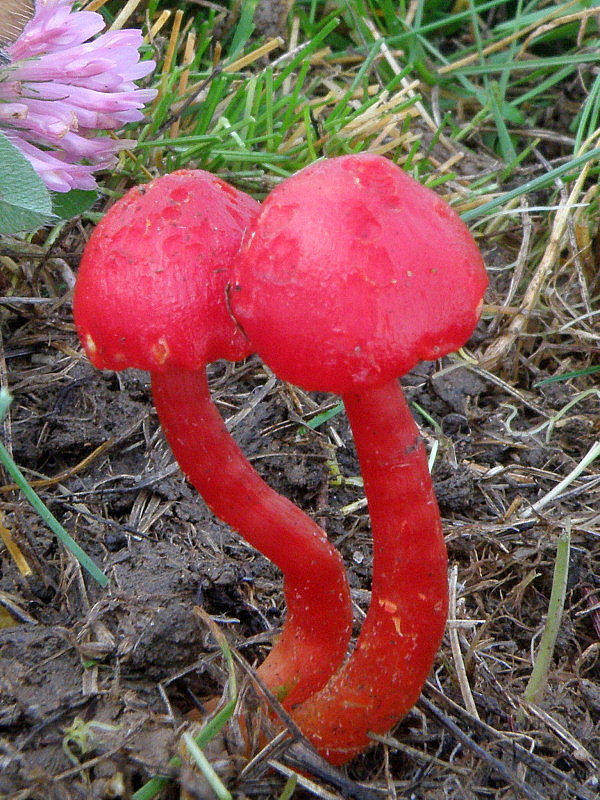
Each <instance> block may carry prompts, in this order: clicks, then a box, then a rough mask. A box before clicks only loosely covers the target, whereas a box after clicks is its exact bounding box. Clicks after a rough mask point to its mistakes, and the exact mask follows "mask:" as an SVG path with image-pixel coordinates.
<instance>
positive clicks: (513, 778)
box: [419, 696, 546, 800]
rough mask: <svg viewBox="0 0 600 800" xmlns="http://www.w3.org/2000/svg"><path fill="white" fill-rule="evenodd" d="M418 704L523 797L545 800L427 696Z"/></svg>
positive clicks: (532, 799)
mask: <svg viewBox="0 0 600 800" xmlns="http://www.w3.org/2000/svg"><path fill="white" fill-rule="evenodd" d="M419 705H420V706H422V707H424V709H425V710H426V711H427V713H428V714H430V715H431V716H432V717H435V719H437V721H438V722H440V723H441V724H442V725H443V726H444V727H445V728H446V729H447V730H449V731H450V733H451V734H452V735H453V736H454V737H455V738H456V739H458V741H459V742H461V744H463V745H464V746H465V747H468V748H469V750H472V751H473V752H474V753H475V754H476V755H478V756H479V757H480V758H481V759H483V760H484V761H485V762H486V764H488V765H489V766H490V767H492V769H494V770H495V771H496V772H497V773H498V774H499V775H500V776H501V777H502V778H504V780H505V781H507V783H510V785H511V786H513V787H514V788H515V789H518V790H519V791H520V792H521V793H522V794H523V795H524V796H525V797H527V798H529V800H546V798H545V797H544V796H543V795H541V794H540V793H539V792H538V791H537V790H536V789H534V788H533V787H532V786H530V785H529V784H528V783H525V781H523V780H521V778H519V777H518V775H515V774H514V773H513V772H511V770H510V769H508V767H507V766H506V765H505V764H503V763H502V761H499V760H498V759H497V758H494V756H492V755H491V754H490V753H488V752H487V750H485V749H484V748H483V747H480V745H478V744H477V743H476V742H474V741H473V739H471V737H470V736H468V735H467V734H466V733H464V732H463V731H462V730H461V729H460V728H459V727H458V725H457V724H456V723H455V722H454V721H453V720H451V719H450V717H447V716H446V715H445V714H444V713H443V712H442V711H440V710H439V708H436V706H434V704H433V703H432V702H430V701H429V700H427V698H425V697H423V696H421V699H420V700H419Z"/></svg>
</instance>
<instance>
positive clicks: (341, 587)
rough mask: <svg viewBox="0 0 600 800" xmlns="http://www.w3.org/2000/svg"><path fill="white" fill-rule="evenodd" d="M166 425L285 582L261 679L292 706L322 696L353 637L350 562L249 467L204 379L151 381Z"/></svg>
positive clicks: (188, 465)
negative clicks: (283, 609) (281, 619)
mask: <svg viewBox="0 0 600 800" xmlns="http://www.w3.org/2000/svg"><path fill="white" fill-rule="evenodd" d="M152 392H153V396H154V403H155V406H156V409H157V411H158V416H159V419H160V422H161V425H162V427H163V429H164V431H165V434H166V437H167V440H168V442H169V444H170V446H171V449H172V450H173V453H174V455H175V458H176V459H177V461H178V462H179V465H180V466H181V468H182V470H183V471H184V473H185V474H186V475H187V477H188V478H189V480H190V481H191V483H192V484H193V485H194V486H195V487H196V489H197V490H198V491H199V492H200V494H201V495H202V496H203V498H204V500H205V501H206V503H207V505H208V506H209V507H210V508H211V509H212V511H213V512H214V513H215V514H216V515H217V516H218V517H220V518H221V519H222V520H223V521H224V522H226V523H227V524H228V525H230V526H231V527H232V528H234V529H235V530H237V531H238V532H239V533H240V534H241V535H242V536H243V537H244V538H245V539H246V540H247V541H248V542H249V543H250V544H251V545H253V546H254V547H256V549H257V550H260V551H261V553H263V554H264V555H265V556H266V557H267V558H269V559H270V560H271V561H273V563H274V564H276V565H277V566H278V567H279V568H280V569H281V571H282V572H283V574H284V588H285V597H286V602H287V618H286V622H285V625H284V627H283V631H282V633H281V636H280V637H279V639H278V640H277V642H276V644H275V645H274V647H273V649H272V651H271V653H270V655H269V656H268V657H267V659H266V660H265V661H264V663H263V664H262V665H261V667H260V668H259V670H258V673H259V675H260V677H261V678H262V679H263V681H264V682H265V683H266V684H267V686H268V687H269V688H270V689H271V690H272V691H274V692H276V693H277V694H278V695H279V696H281V697H282V698H285V705H291V704H292V703H298V702H301V701H302V700H304V699H305V698H306V697H309V696H310V695H311V694H313V693H314V692H315V691H317V690H318V689H320V688H321V687H322V686H323V685H324V684H325V683H326V681H327V680H328V678H329V677H330V675H331V674H332V673H333V672H334V671H335V670H336V669H337V668H338V666H339V665H340V663H341V662H342V660H343V658H344V656H345V655H346V649H347V646H348V641H349V639H350V634H351V627H352V612H351V605H350V594H349V589H348V584H347V580H346V573H345V570H344V566H343V562H342V559H341V556H340V554H339V553H338V551H337V550H336V549H335V548H334V547H333V545H331V544H330V543H329V542H328V541H327V537H326V535H325V533H324V531H323V530H322V529H321V528H320V527H319V526H318V525H317V524H316V523H315V522H313V520H311V519H310V517H308V516H307V515H306V514H304V513H303V512H302V511H300V509H299V508H297V507H296V506H295V505H294V504H293V503H292V502H290V501H289V500H288V499H287V498H285V497H282V496H281V495H279V494H277V492H275V491H274V490H273V489H271V488H270V487H269V486H268V485H267V484H266V483H265V482H264V481H263V480H262V478H261V477H260V476H259V475H258V473H257V472H256V471H255V469H254V468H253V467H252V466H251V465H250V464H249V462H248V461H247V459H246V458H245V456H244V455H243V453H242V451H241V450H240V449H239V447H238V446H237V444H236V443H235V442H234V440H233V439H232V437H231V436H230V434H229V432H228V431H227V429H226V427H225V425H224V423H223V420H222V418H221V416H220V414H219V412H218V411H217V409H216V407H215V406H214V404H213V402H212V400H211V397H210V390H209V387H208V382H207V380H206V375H205V373H204V372H203V371H201V372H188V371H184V370H178V369H175V368H173V369H170V370H168V371H166V372H161V373H153V375H152Z"/></svg>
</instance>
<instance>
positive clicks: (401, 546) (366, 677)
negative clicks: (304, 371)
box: [293, 381, 448, 764]
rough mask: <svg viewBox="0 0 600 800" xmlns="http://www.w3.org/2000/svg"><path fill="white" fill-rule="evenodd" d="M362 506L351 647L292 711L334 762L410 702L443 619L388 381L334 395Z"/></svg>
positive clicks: (405, 420) (432, 556)
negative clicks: (366, 537)
mask: <svg viewBox="0 0 600 800" xmlns="http://www.w3.org/2000/svg"><path fill="white" fill-rule="evenodd" d="M343 399H344V404H345V406H346V413H347V414H348V418H349V419H350V424H351V426H352V431H353V434H354V440H355V443H356V449H357V452H358V457H359V460H360V464H361V470H362V475H363V479H364V485H365V492H366V496H367V499H368V502H369V513H370V516H371V528H372V532H373V583H372V597H371V605H370V608H369V612H368V614H367V617H366V620H365V622H364V624H363V627H362V630H361V633H360V636H359V638H358V641H357V644H356V649H355V650H354V652H353V654H352V655H351V656H350V658H349V660H348V661H347V662H346V664H345V665H344V666H343V667H342V668H341V669H340V670H339V671H338V672H337V673H336V675H334V676H333V678H332V679H331V680H330V681H329V683H328V684H327V686H326V687H325V688H324V689H323V690H322V691H320V692H318V693H317V694H315V695H313V696H312V697H310V698H309V699H308V700H306V701H305V702H304V703H303V704H301V705H300V706H298V707H296V708H295V709H294V710H293V716H294V718H295V720H296V722H297V723H298V725H299V726H300V728H301V729H302V731H303V732H304V733H305V735H306V736H307V737H308V738H309V739H310V740H311V741H312V742H313V744H314V745H315V747H316V748H317V749H318V750H319V751H320V752H321V753H322V754H323V756H324V757H325V758H327V759H328V760H329V761H330V762H332V763H333V764H343V763H344V762H346V761H348V760H350V758H352V757H353V756H354V755H356V754H358V753H360V752H362V751H363V750H364V749H365V748H366V747H367V746H368V745H369V744H370V743H371V740H370V739H369V738H368V736H367V733H368V732H369V731H374V732H376V733H385V732H386V731H388V730H390V728H392V727H393V725H394V724H395V723H396V722H397V721H398V720H399V719H400V718H401V717H403V716H404V715H405V714H406V713H407V711H408V710H409V709H410V708H411V707H412V706H413V705H414V704H415V702H416V701H417V699H418V697H419V694H420V692H421V688H422V686H423V684H424V682H425V680H426V678H427V676H428V674H429V672H430V669H431V665H432V663H433V660H434V658H435V654H436V652H437V650H438V647H439V645H440V642H441V639H442V636H443V633H444V627H445V622H446V615H447V604H448V597H447V592H448V589H447V555H446V547H445V543H444V537H443V533H442V526H441V521H440V515H439V511H438V507H437V502H436V499H435V495H434V492H433V487H432V483H431V478H430V476H429V470H428V466H427V457H426V453H425V448H424V446H423V442H422V440H421V438H420V435H419V431H418V429H417V426H416V425H415V423H414V421H413V419H412V416H411V414H410V411H409V409H408V407H407V405H406V401H405V399H404V396H403V394H402V390H401V388H400V386H399V384H398V382H397V381H393V382H391V383H389V384H386V385H385V386H382V387H379V388H375V389H368V390H366V391H363V392H361V393H360V394H348V395H345V396H344V398H343Z"/></svg>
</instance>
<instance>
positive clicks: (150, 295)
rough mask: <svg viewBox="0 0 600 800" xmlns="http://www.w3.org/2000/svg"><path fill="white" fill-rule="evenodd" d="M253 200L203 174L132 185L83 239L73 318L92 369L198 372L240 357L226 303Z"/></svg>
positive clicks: (245, 348)
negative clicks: (85, 240) (212, 363)
mask: <svg viewBox="0 0 600 800" xmlns="http://www.w3.org/2000/svg"><path fill="white" fill-rule="evenodd" d="M259 208H260V206H259V204H258V203H257V202H256V201H255V200H254V199H253V198H252V197H250V196H249V195H247V194H244V193H243V192H240V191H238V190H237V189H235V188H234V187H232V186H230V185H229V184H227V183H225V182H224V181H222V180H220V179H218V178H216V177H215V176H214V175H211V174H210V173H208V172H204V171H202V170H180V171H178V172H173V173H171V174H169V175H163V176H161V177H159V178H156V179H155V180H153V181H152V182H150V183H149V184H146V185H144V186H138V187H135V188H133V189H131V190H130V191H129V192H128V193H127V194H126V195H125V196H124V197H123V198H121V199H120V200H119V201H118V202H117V203H115V204H114V205H113V206H112V207H111V208H110V210H109V211H108V213H107V214H106V215H105V216H104V217H103V219H102V220H101V221H100V223H99V224H98V225H97V227H96V228H95V230H94V231H93V233H92V235H91V237H90V240H89V242H88V244H87V245H86V248H85V252H84V254H83V258H82V260H81V265H80V267H79V273H78V276H77V283H76V287H75V296H74V300H73V312H74V316H75V324H76V326H77V330H78V333H79V336H80V339H81V342H82V343H83V346H84V348H85V350H86V353H87V355H88V357H89V359H90V361H92V363H93V364H94V365H95V366H96V367H99V368H101V369H114V370H120V369H124V368H125V367H137V368H138V369H145V370H149V371H154V370H160V369H166V368H167V367H168V366H177V367H181V368H184V369H190V370H195V369H200V368H202V367H204V366H206V364H207V363H209V362H211V361H215V360H216V359H218V358H227V359H230V360H232V361H237V360H239V359H241V358H244V357H245V356H247V355H248V353H249V345H248V342H247V340H246V339H245V338H244V336H243V335H242V333H241V332H240V331H239V329H238V327H237V325H236V324H235V321H234V320H233V318H232V316H231V314H230V313H229V309H228V306H227V299H226V287H227V284H228V282H229V280H230V276H231V265H232V262H233V260H234V259H235V257H236V255H237V253H238V250H239V247H240V243H241V240H242V235H243V232H244V230H245V228H246V227H247V226H248V225H249V223H250V221H251V219H252V218H253V217H254V216H255V215H256V214H257V212H258V210H259Z"/></svg>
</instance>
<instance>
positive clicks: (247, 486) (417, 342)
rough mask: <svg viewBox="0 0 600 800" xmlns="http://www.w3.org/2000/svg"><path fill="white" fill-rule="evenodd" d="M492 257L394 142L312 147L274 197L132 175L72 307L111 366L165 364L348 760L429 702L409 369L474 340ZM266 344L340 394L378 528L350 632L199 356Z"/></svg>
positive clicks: (327, 577) (424, 543)
mask: <svg viewBox="0 0 600 800" xmlns="http://www.w3.org/2000/svg"><path fill="white" fill-rule="evenodd" d="M486 286H487V278H486V273H485V269H484V265H483V261H482V258H481V255H480V253H479V251H478V249H477V246H476V245H475V242H474V241H473V239H472V237H471V235H470V234H469V232H468V230H467V228H466V227H465V225H464V224H463V223H462V221H461V220H460V218H459V217H458V216H457V215H456V213H455V212H454V211H453V210H452V209H451V208H450V207H449V206H448V205H447V204H446V203H445V202H444V201H443V200H442V199H441V198H439V197H438V196H437V195H436V194H435V193H434V192H432V191H431V190H429V189H427V188H425V187H423V186H421V185H420V184H418V183H417V182H415V181H414V180H413V179H412V178H410V177H409V176H408V175H407V174H406V173H405V172H403V171H402V170H401V169H399V168H398V167H397V166H395V165H394V164H393V163H392V162H391V161H389V160H387V159H385V158H383V157H381V156H376V155H371V154H360V155H348V156H341V157H338V158H331V159H326V160H323V161H320V162H317V163H315V164H313V165H311V166H309V167H307V168H305V169H303V170H301V171H300V172H298V173H297V174H295V175H293V176H292V177H290V178H288V179H286V180H284V181H283V182H282V183H281V184H280V185H279V186H278V187H277V188H275V189H274V190H273V191H272V192H271V193H270V194H269V195H268V197H267V198H266V200H265V201H264V203H263V204H262V206H260V205H259V204H258V203H257V202H256V201H255V200H253V199H252V198H251V197H249V196H248V195H246V194H244V193H243V192H240V191H238V190H237V189H235V188H233V187H231V186H229V185H228V184H227V183H225V182H224V181H222V180H219V179H218V178H216V177H215V176H213V175H211V174H209V173H206V172H202V171H180V172H176V173H173V174H171V175H166V176H163V177H160V178H158V179H156V180H154V181H152V182H151V183H150V184H148V185H146V186H141V187H138V188H135V189H132V190H131V191H130V192H129V193H128V194H127V195H126V196H125V197H124V198H123V199H122V200H120V201H119V202H117V203H116V204H115V205H114V206H113V207H112V208H111V209H110V211H109V212H108V213H107V215H106V216H105V217H104V218H103V220H102V221H101V222H100V224H99V225H98V226H97V228H96V229H95V231H94V232H93V234H92V236H91V238H90V241H89V243H88V245H87V247H86V250H85V253H84V256H83V260H82V262H81V267H80V271H79V275H78V280H77V286H76V291H75V299H74V313H75V322H76V325H77V329H78V331H79V335H80V337H81V341H82V343H83V346H84V348H85V351H86V353H87V355H88V357H89V358H90V360H91V361H92V362H93V363H94V364H95V365H96V366H97V367H99V368H104V369H113V370H120V369H124V368H125V367H131V366H133V367H137V368H139V369H145V370H148V371H150V373H151V376H152V392H153V397H154V402H155V405H156V409H157V411H158V415H159V419H160V422H161V425H162V427H163V429H164V431H165V434H166V437H167V439H168V441H169V444H170V446H171V448H172V450H173V452H174V454H175V457H176V458H177V460H178V462H179V464H180V465H181V468H182V470H183V471H184V473H185V474H186V475H187V477H188V478H189V480H190V481H191V482H192V483H193V484H194V486H195V487H196V488H197V489H198V491H199V492H200V493H201V494H202V495H203V497H204V499H205V501H206V503H207V504H208V506H209V507H210V508H211V509H212V510H213V511H214V513H215V514H217V516H219V517H221V519H223V520H224V521H225V522H227V523H228V524H229V525H231V527H233V528H234V529H235V530H237V531H238V532H239V533H240V534H241V535H243V536H244V537H245V538H246V539H247V540H248V542H250V543H251V544H252V545H253V546H255V547H256V548H257V549H258V550H260V551H261V552H262V553H264V555H266V556H267V557H268V558H269V559H271V560H272V561H273V562H274V563H275V564H276V565H277V566H278V567H279V568H280V569H281V570H282V572H283V575H284V583H285V597H286V602H287V618H286V622H285V625H284V626H283V630H282V633H281V635H280V637H279V638H278V640H277V641H276V643H275V645H274V647H273V649H272V651H271V653H270V655H269V656H268V657H267V659H266V660H265V661H264V663H263V664H262V665H261V667H260V668H259V670H258V672H259V674H260V676H261V678H262V679H263V681H264V682H265V684H266V685H267V686H268V687H269V688H270V689H271V690H272V691H274V692H275V693H276V694H277V695H278V696H279V697H280V699H281V701H282V702H283V704H284V705H285V706H286V708H288V710H289V711H290V713H291V714H292V716H293V718H294V719H295V721H296V722H297V724H298V725H299V727H300V728H301V730H302V731H303V732H304V733H305V735H306V736H307V737H308V739H309V740H310V741H311V742H312V743H313V744H314V746H315V747H316V748H317V749H318V750H319V752H320V753H321V754H322V755H323V756H324V757H325V758H327V759H328V760H329V761H330V762H332V763H334V764H342V763H345V762H346V761H348V760H350V759H351V758H352V757H353V756H354V755H356V754H358V753H360V752H362V751H363V750H364V749H366V748H367V747H368V745H369V743H370V741H371V740H370V738H369V736H368V734H369V732H370V731H373V732H376V733H384V732H386V731H388V730H389V729H390V728H391V727H392V726H393V725H394V724H395V723H396V722H397V721H398V720H399V719H400V718H401V717H402V716H403V715H404V714H406V712H407V711H408V710H409V709H410V708H411V707H412V706H413V705H414V703H415V702H416V700H417V698H418V696H419V693H420V691H421V688H422V686H423V683H424V681H425V679H426V677H427V675H428V673H429V670H430V668H431V665H432V662H433V659H434V657H435V653H436V651H437V649H438V647H439V644H440V641H441V638H442V635H443V631H444V626H445V621H446V615H447V555H446V549H445V544H444V538H443V534H442V527H441V522H440V516H439V511H438V508H437V503H436V499H435V495H434V492H433V488H432V484H431V479H430V476H429V471H428V466H427V458H426V453H425V449H424V446H423V443H422V441H421V438H420V436H419V432H418V429H417V427H416V425H415V423H414V421H413V419H412V416H411V414H410V411H409V409H408V408H407V405H406V402H405V400H404V397H403V394H402V391H401V389H400V386H399V383H398V380H397V379H398V377H399V376H401V375H403V374H404V373H406V372H407V371H408V370H410V369H411V368H412V367H413V366H414V365H415V364H416V363H417V362H418V361H419V360H434V359H437V358H440V357H441V356H444V355H446V354H447V353H449V352H451V351H453V350H456V349H457V348H458V347H460V346H462V345H463V344H464V343H465V342H466V341H467V339H468V338H469V337H470V335H471V334H472V332H473V330H474V328H475V326H476V324H477V320H478V318H479V314H480V310H481V303H482V298H483V294H484V291H485V288H486ZM251 352H257V353H258V354H259V355H260V357H261V358H262V359H263V361H264V362H265V363H266V364H268V366H269V367H270V368H271V369H272V370H273V371H274V372H275V373H276V374H277V375H278V376H279V377H280V378H282V379H283V380H286V381H290V382H291V383H294V384H296V385H298V386H301V387H303V388H305V389H307V390H318V391H327V392H335V393H337V394H339V395H341V396H342V398H343V401H344V406H345V409H346V413H347V414H348V417H349V420H350V424H351V426H352V432H353V436H354V440H355V444H356V449H357V453H358V457H359V460H360V465H361V471H362V475H363V479H364V486H365V493H366V496H367V499H368V504H369V512H370V516H371V527H372V535H373V578H372V597H371V603H370V607H369V610H368V613H367V616H366V619H365V621H364V623H363V626H362V630H361V632H360V635H359V637H358V639H357V641H356V644H355V647H354V649H353V651H352V654H351V655H350V656H349V657H347V648H348V643H349V640H350V635H351V624H352V615H351V604H350V594H349V589H348V584H347V580H346V574H345V570H344V567H343V563H342V560H341V557H340V555H339V553H338V552H337V550H336V549H335V548H334V547H333V546H332V545H331V544H330V543H329V542H328V541H327V538H326V536H325V534H324V532H323V531H322V530H321V528H320V527H319V526H318V525H316V524H315V523H314V522H313V520H312V519H310V518H309V517H308V516H307V515H306V514H304V513H303V512H302V511H300V510H299V509H298V508H297V507H296V506H295V505H294V504H293V503H291V502H290V501H289V500H287V499H285V498H283V497H281V496H280V495H278V494H277V493H276V492H274V491H273V490H272V489H271V488H270V487H268V486H267V485H266V484H265V483H264V482H263V481H262V479H261V478H260V477H259V476H258V474H257V473H256V472H255V471H254V469H253V468H252V466H251V465H250V464H249V463H248V461H247V460H246V459H245V457H244V456H243V454H242V453H241V451H240V450H239V448H238V447H237V445H236V444H235V443H234V441H233V440H232V438H231V437H230V435H229V433H228V432H227V430H226V428H225V425H224V423H223V421H222V419H221V417H220V415H219V413H218V411H217V409H216V408H215V406H214V405H213V403H212V401H211V397H210V391H209V387H208V383H207V379H206V372H205V367H206V365H207V364H208V363H210V362H212V361H214V360H216V359H221V358H225V359H229V360H232V361H238V360H240V359H243V358H245V357H246V356H248V355H249V354H250V353H251Z"/></svg>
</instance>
